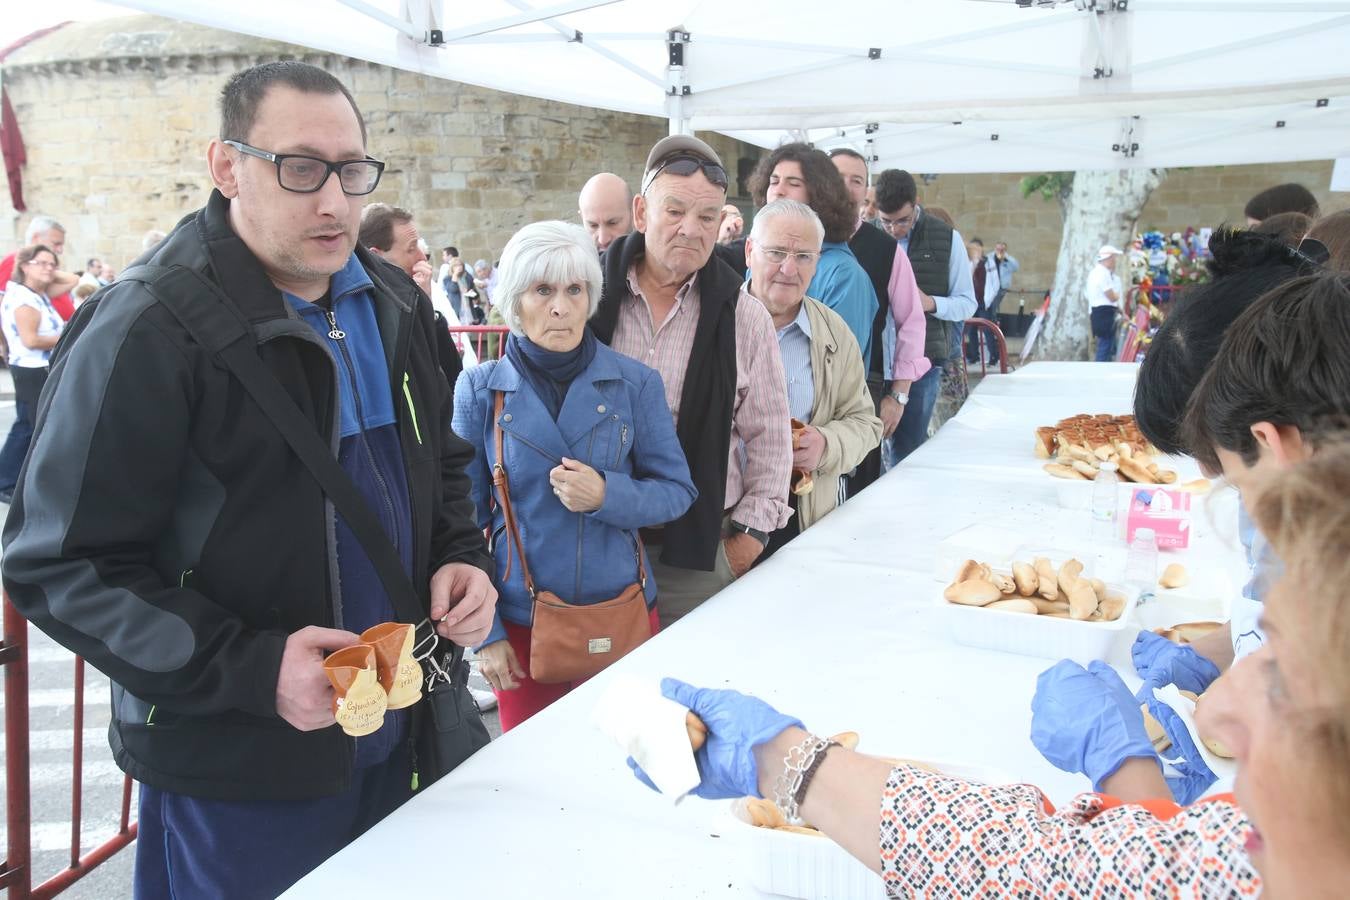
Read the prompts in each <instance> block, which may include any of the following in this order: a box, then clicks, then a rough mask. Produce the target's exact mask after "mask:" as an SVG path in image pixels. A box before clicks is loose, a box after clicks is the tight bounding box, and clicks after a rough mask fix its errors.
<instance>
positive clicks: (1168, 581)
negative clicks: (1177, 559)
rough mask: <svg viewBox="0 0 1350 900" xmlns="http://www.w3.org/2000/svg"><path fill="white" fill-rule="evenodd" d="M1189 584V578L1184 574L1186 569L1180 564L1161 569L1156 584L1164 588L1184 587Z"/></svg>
mask: <svg viewBox="0 0 1350 900" xmlns="http://www.w3.org/2000/svg"><path fill="white" fill-rule="evenodd" d="M1190 582H1191V576H1190V575H1188V574H1187V573H1186V567H1185V566H1183V565H1182V564H1181V563H1172V564H1171V565H1169V566H1168V567H1167V568H1166V569H1163V573H1162V577H1161V578H1159V579H1158V584H1160V585H1162V586H1163V587H1165V588H1179V587H1185V586H1186V585H1188V584H1190Z"/></svg>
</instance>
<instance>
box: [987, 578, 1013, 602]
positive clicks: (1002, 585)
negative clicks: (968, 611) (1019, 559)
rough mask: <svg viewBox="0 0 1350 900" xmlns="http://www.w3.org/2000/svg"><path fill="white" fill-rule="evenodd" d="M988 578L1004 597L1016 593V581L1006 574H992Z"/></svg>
mask: <svg viewBox="0 0 1350 900" xmlns="http://www.w3.org/2000/svg"><path fill="white" fill-rule="evenodd" d="M989 580H990V582H991V583H993V585H994V586H995V587H997V588H998V589H999V590H1000V591H1001V592H1002V593H1003V595H1004V596H1005V597H1006V596H1007V595H1008V594H1015V593H1017V582H1016V581H1015V580H1014V579H1013V578H1012V577H1010V576H1008V575H994V576H992V577H991V578H990V579H989Z"/></svg>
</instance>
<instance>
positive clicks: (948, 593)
mask: <svg viewBox="0 0 1350 900" xmlns="http://www.w3.org/2000/svg"><path fill="white" fill-rule="evenodd" d="M1082 575H1083V564H1082V563H1081V562H1079V561H1078V560H1076V559H1071V560H1069V561H1068V562H1066V563H1064V564H1063V565H1061V566H1060V567H1059V568H1058V569H1056V568H1055V567H1054V565H1052V564H1051V562H1050V560H1048V559H1046V558H1045V557H1043V556H1040V557H1037V558H1036V559H1034V560H1032V561H1031V562H1029V563H1028V562H1015V563H1013V564H1012V574H1011V575H1003V574H999V573H997V572H994V571H993V570H992V569H991V568H990V567H989V564H988V563H981V562H976V561H975V560H973V559H968V560H966V561H965V562H963V563H961V567H960V569H958V570H957V572H956V578H955V579H954V580H953V581H952V583H951V584H950V585H948V586H947V589H946V590H945V591H943V592H942V596H943V597H945V598H946V599H947V602H949V603H956V604H959V605H961V606H981V607H984V608H985V609H1001V610H1004V611H1006V612H1019V613H1028V614H1030V615H1042V616H1052V617H1054V618H1059V619H1075V620H1077V621H1080V622H1111V621H1115V620H1116V619H1119V618H1120V615H1121V613H1122V612H1124V611H1125V598H1124V597H1123V596H1122V595H1120V594H1118V593H1116V592H1114V591H1108V590H1107V589H1106V585H1105V584H1104V583H1103V582H1102V580H1101V579H1100V578H1084V577H1082Z"/></svg>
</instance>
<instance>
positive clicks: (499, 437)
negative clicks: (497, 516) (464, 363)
mask: <svg viewBox="0 0 1350 900" xmlns="http://www.w3.org/2000/svg"><path fill="white" fill-rule="evenodd" d="M505 405H506V394H505V393H504V392H502V391H493V392H492V442H493V446H494V449H495V450H496V451H497V458H496V460H495V461H494V462H493V464H492V484H493V487H495V488H496V489H497V505H498V506H500V507H501V508H502V519H503V520H504V521H505V522H506V530H507V531H508V532H510V534H511V543H512V544H514V545H515V547H516V555H517V556H519V557H520V571H521V572H522V573H523V574H524V576H525V589H526V590H527V591H529V592H530V599H531V600H534V599H535V594H534V578H533V576H531V575H530V564H529V563H528V562H526V561H525V545H524V543H523V542H522V541H521V539H520V528H519V526H518V525H517V523H516V515H515V510H514V509H513V508H512V507H511V484H510V479H509V478H508V477H507V474H506V456H505V455H504V454H503V452H502V448H503V445H504V443H505V439H504V437H503V433H502V407H503V406H505ZM633 536H634V537H635V538H636V540H635V542H634V544H633V548H634V553H635V554H636V556H637V571H638V583H639V584H641V585H642V589H643V591H646V590H647V570H646V568H644V567H643V565H642V535H641V534H638V533H637V532H634V533H633ZM506 553H507V556H506V574H505V575H503V576H502V582H503V583H505V581H506V579H507V578H508V577H510V574H511V548H510V547H509V546H508V547H507V548H506Z"/></svg>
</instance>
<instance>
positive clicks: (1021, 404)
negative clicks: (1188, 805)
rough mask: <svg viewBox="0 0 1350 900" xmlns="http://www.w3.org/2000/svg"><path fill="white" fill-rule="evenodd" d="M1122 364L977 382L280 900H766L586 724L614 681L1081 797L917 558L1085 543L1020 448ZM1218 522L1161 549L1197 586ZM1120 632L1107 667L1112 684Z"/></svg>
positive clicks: (1223, 540)
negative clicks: (899, 447) (729, 572)
mask: <svg viewBox="0 0 1350 900" xmlns="http://www.w3.org/2000/svg"><path fill="white" fill-rule="evenodd" d="M1136 373H1137V367H1136V366H1133V365H1126V364H1093V363H1034V364H1032V365H1029V366H1026V367H1024V368H1023V369H1021V370H1020V371H1018V372H1016V373H1013V374H1011V375H1006V376H991V377H987V378H985V379H984V380H983V382H982V383H981V384H980V385H979V386H978V387H977V388H976V390H975V391H974V392H973V393H972V394H971V396H970V398H969V400H968V401H967V402H966V404H965V405H964V407H963V408H962V410H961V412H960V414H959V415H957V416H956V417H955V418H953V419H952V420H951V421H949V422H948V423H946V424H945V425H944V426H943V427H942V428H941V430H940V431H939V432H938V433H937V434H936V435H935V436H934V438H933V439H932V440H930V441H929V442H928V443H927V444H925V445H924V446H923V447H922V448H920V449H919V450H918V451H917V452H916V453H914V454H913V455H912V456H911V457H910V458H909V459H908V460H906V461H905V462H904V463H903V464H902V465H900V466H899V467H897V468H896V469H893V470H892V471H891V472H889V473H888V474H887V475H885V476H884V477H883V478H881V479H880V480H879V481H878V482H877V483H876V484H875V485H873V486H872V487H870V488H868V489H867V490H866V491H864V492H863V493H862V494H861V495H859V496H858V497H856V498H854V499H852V500H850V501H849V502H848V503H847V504H845V505H844V506H843V507H841V508H840V509H839V510H837V511H836V512H834V513H832V514H831V515H830V516H829V517H827V518H826V519H824V520H823V521H822V522H820V523H819V524H818V525H816V526H815V527H813V528H812V529H811V530H810V531H808V532H806V533H805V534H803V535H802V536H801V537H800V538H798V539H797V540H796V541H794V542H793V543H792V544H791V545H789V546H788V547H787V548H785V549H784V550H783V551H781V552H780V553H778V554H777V555H776V556H775V557H774V558H773V559H771V560H769V561H768V562H767V563H766V564H765V565H763V566H761V567H759V568H757V569H755V570H753V571H752V572H751V573H749V574H748V575H747V576H746V577H745V578H743V579H741V580H739V581H738V582H736V583H735V584H733V585H731V586H730V587H729V588H727V589H726V590H724V591H723V592H721V593H720V594H718V595H717V596H716V597H714V598H712V599H711V600H710V601H708V602H707V603H706V604H704V605H703V606H702V607H700V608H699V609H698V610H696V611H695V612H694V613H692V614H691V615H689V616H688V617H686V618H685V619H684V620H682V621H681V622H679V623H678V624H676V625H675V626H674V627H672V628H670V629H669V630H667V631H665V632H662V633H661V634H660V635H658V636H657V637H656V638H654V639H653V640H651V641H649V642H648V643H647V644H645V645H644V646H643V647H641V648H640V649H638V650H637V651H635V652H634V653H632V654H630V655H629V656H628V657H627V658H625V659H623V660H621V661H620V662H619V663H617V664H616V665H615V666H613V667H612V668H611V669H609V670H608V671H606V672H605V673H602V674H601V675H600V676H598V677H596V678H594V679H592V681H590V682H589V683H587V684H585V685H583V686H581V687H580V688H578V689H577V690H575V691H573V692H572V693H571V694H569V695H568V696H567V697H565V698H563V699H562V700H561V701H559V702H558V703H556V704H554V705H553V706H551V707H549V708H548V709H546V710H544V711H543V712H541V713H540V714H539V715H537V716H535V717H534V718H533V719H531V720H530V721H528V722H526V723H525V724H523V725H521V726H520V727H518V728H516V729H514V730H512V731H511V732H509V733H507V734H506V735H504V736H503V737H501V738H500V739H498V740H496V741H494V742H493V743H492V744H491V745H490V746H489V747H487V748H485V749H484V750H482V751H481V752H479V753H478V754H477V755H475V756H474V757H473V758H472V759H470V760H469V761H468V762H466V763H465V764H464V765H462V766H461V767H460V768H459V769H457V770H456V771H455V772H453V773H452V774H451V775H449V776H447V777H446V778H445V779H443V780H442V781H441V782H440V783H438V784H436V785H434V786H433V787H431V788H430V789H428V790H426V791H424V792H423V793H422V794H420V795H419V796H417V797H415V798H414V799H413V800H412V801H410V802H409V803H408V804H406V805H405V806H404V807H403V808H401V809H399V810H398V811H397V812H395V813H394V814H393V815H391V816H390V817H389V818H387V819H386V820H385V821H384V822H382V823H380V824H379V825H377V826H376V827H375V828H373V829H371V830H370V831H369V832H368V833H367V834H365V835H364V836H363V837H362V838H360V839H359V840H357V841H356V842H354V843H353V844H352V845H351V846H349V847H347V848H346V849H345V850H343V851H341V852H340V853H338V854H337V855H335V856H334V857H333V858H332V859H330V860H328V861H327V862H326V863H324V864H323V865H322V866H320V867H319V868H318V869H316V870H315V871H314V872H312V873H311V874H310V875H309V876H307V877H306V878H305V879H304V880H302V881H301V882H300V883H299V884H297V885H296V886H295V888H294V889H293V890H292V891H291V892H290V893H289V894H288V895H287V896H291V897H322V898H325V900H327V898H331V897H334V896H347V897H350V896H362V895H364V896H372V897H373V896H400V895H401V896H433V895H434V896H448V897H458V896H467V895H469V894H472V895H474V896H477V897H479V898H482V897H504V898H515V897H544V896H549V897H585V898H602V897H615V898H619V897H623V898H631V897H680V898H685V897H689V898H692V897H705V896H707V897H713V896H715V897H758V896H765V895H762V894H761V893H759V892H758V891H756V890H755V889H754V888H753V887H752V886H751V885H750V884H749V882H748V881H747V879H746V877H745V875H744V872H743V861H742V859H741V858H740V856H739V855H738V845H737V844H736V842H735V841H733V840H728V839H727V837H728V836H729V833H730V832H731V831H733V830H734V829H730V828H729V827H728V826H729V825H730V823H729V821H728V818H727V816H728V813H727V811H726V806H727V804H726V803H713V802H707V801H703V800H699V799H697V798H688V799H686V800H684V801H682V802H681V803H680V804H678V805H676V806H672V805H671V803H670V802H669V801H668V800H666V799H664V798H662V797H660V796H659V795H657V794H655V793H653V792H651V791H649V790H648V789H647V788H645V787H643V786H642V785H640V784H639V783H638V782H637V781H636V780H635V779H634V778H633V776H632V775H631V774H630V772H629V770H628V768H627V766H626V765H625V762H624V757H623V754H622V753H620V752H619V751H618V750H617V749H616V747H615V746H614V745H613V744H612V743H610V742H609V741H608V739H607V738H605V737H604V736H602V735H601V734H600V733H599V732H598V731H597V730H595V729H594V728H593V727H592V726H591V725H590V713H591V709H592V707H593V706H594V704H595V702H596V700H597V698H598V696H599V694H600V692H601V691H602V690H603V689H604V688H605V686H606V684H607V683H608V682H609V680H610V679H611V678H612V677H613V676H614V675H615V674H618V673H625V674H629V675H636V676H639V677H651V678H659V677H660V676H663V675H673V676H676V677H679V678H683V679H684V680H686V681H689V682H692V683H694V684H698V685H703V686H711V687H733V688H736V689H738V690H742V691H746V692H749V693H754V694H757V695H759V696H761V697H763V698H764V699H766V700H767V701H769V702H770V703H772V704H773V705H775V706H776V707H778V708H779V709H780V710H782V711H784V712H787V713H791V714H793V715H796V716H798V717H800V718H801V719H802V720H803V721H804V722H805V723H806V725H807V727H808V728H810V729H812V730H813V731H815V732H817V733H819V734H832V733H835V732H839V731H847V730H851V731H857V732H859V733H860V734H861V736H862V744H861V746H860V748H859V749H861V750H863V751H865V752H872V753H877V754H880V755H886V756H901V757H910V758H917V759H928V760H939V761H948V762H959V763H969V764H976V765H983V766H987V767H992V768H993V769H996V770H998V771H1002V772H1006V773H1008V775H1010V776H1011V777H1012V778H1014V779H1017V780H1020V781H1026V782H1030V783H1034V784H1037V785H1039V786H1040V787H1041V788H1042V789H1043V790H1045V791H1046V793H1047V794H1048V795H1049V796H1050V797H1051V799H1052V800H1053V801H1054V802H1056V803H1062V802H1064V801H1066V800H1068V799H1069V798H1070V797H1072V796H1073V795H1074V794H1076V793H1078V792H1079V791H1082V790H1087V789H1089V785H1088V784H1087V781H1086V779H1085V778H1083V777H1082V776H1076V775H1069V774H1066V773H1064V772H1061V771H1059V770H1058V769H1055V768H1054V767H1053V766H1051V765H1050V764H1049V763H1047V762H1046V761H1045V760H1044V759H1043V758H1042V757H1041V755H1040V754H1039V753H1038V752H1037V751H1036V749H1035V748H1034V747H1033V746H1032V744H1031V742H1030V740H1029V739H1028V733H1029V729H1030V721H1031V710H1030V703H1031V698H1032V694H1033V692H1034V689H1035V682H1036V676H1037V675H1038V674H1039V673H1040V672H1041V671H1042V670H1044V669H1045V668H1047V667H1048V666H1049V665H1051V664H1052V660H1047V659H1038V658H1035V657H1030V656H1021V655H1017V654H1012V653H1000V652H994V651H988V650H977V649H972V648H968V647H964V646H961V645H959V644H956V643H954V642H952V641H951V640H950V638H949V635H948V632H947V628H946V624H945V620H944V619H942V618H941V617H940V615H939V613H940V607H939V604H938V602H937V601H938V600H939V598H940V596H941V590H942V587H943V583H942V582H941V581H939V580H938V579H937V577H936V574H937V573H935V571H934V559H935V557H936V556H937V555H938V553H939V549H940V547H941V545H942V542H943V541H944V539H946V538H948V537H949V536H950V535H952V534H954V533H956V532H958V531H960V530H961V529H963V528H966V527H967V526H970V525H972V524H979V525H984V526H989V527H991V528H994V529H998V530H1000V531H1004V532H1007V533H1011V534H1023V535H1027V536H1028V538H1029V540H1030V541H1032V542H1034V543H1037V544H1039V545H1040V546H1051V545H1052V544H1054V543H1055V542H1057V541H1058V542H1068V543H1069V546H1074V547H1081V546H1083V545H1084V540H1085V533H1086V530H1087V521H1088V513H1086V512H1085V511H1083V510H1067V509H1062V508H1060V507H1059V505H1058V502H1057V499H1056V487H1055V484H1054V483H1053V482H1054V480H1053V479H1052V478H1050V477H1049V476H1048V475H1046V474H1045V473H1044V472H1042V471H1041V462H1042V461H1041V460H1037V459H1035V458H1034V456H1033V455H1032V446H1033V432H1034V428H1035V427H1036V426H1037V425H1044V424H1053V423H1054V422H1056V421H1057V420H1058V419H1060V418H1063V417H1065V416H1069V415H1072V414H1075V413H1080V412H1090V413H1098V412H1109V413H1119V412H1128V411H1129V409H1130V407H1131V402H1132V394H1133V386H1134V380H1135V376H1136ZM1171 464H1172V465H1173V466H1174V467H1175V468H1178V469H1179V470H1180V472H1181V480H1183V481H1185V480H1188V479H1190V478H1193V477H1196V475H1197V474H1198V472H1197V471H1196V470H1195V469H1194V466H1193V464H1191V463H1189V462H1188V461H1184V460H1173V461H1171ZM1235 509H1236V507H1235V500H1234V497H1233V495H1232V492H1231V491H1228V490H1226V489H1221V490H1216V491H1215V492H1213V493H1212V494H1210V495H1208V496H1207V497H1206V498H1205V499H1204V500H1203V502H1202V503H1201V504H1200V507H1199V509H1197V510H1196V513H1195V516H1194V523H1195V534H1194V537H1193V540H1192V546H1191V548H1190V549H1189V550H1187V551H1184V552H1183V553H1179V554H1176V555H1175V556H1176V559H1178V560H1179V561H1182V562H1184V563H1185V564H1186V565H1187V566H1188V567H1189V568H1190V569H1191V571H1192V573H1193V576H1194V577H1195V578H1196V579H1197V580H1198V582H1199V583H1200V584H1210V585H1213V586H1214V587H1213V590H1214V591H1226V590H1230V589H1232V585H1233V584H1234V583H1235V581H1234V579H1233V577H1232V576H1233V573H1237V572H1239V571H1240V569H1241V566H1242V556H1241V550H1240V548H1239V546H1238V545H1237V542H1236V537H1235V534H1234V532H1235V528H1234V527H1233V520H1234V516H1235ZM1088 550H1089V552H1095V553H1097V555H1098V557H1099V565H1104V566H1109V565H1115V564H1122V565H1123V553H1124V551H1123V543H1120V542H1109V541H1097V542H1095V544H1094V546H1091V547H1089V548H1088ZM1168 561H1171V560H1168ZM1162 614H1163V615H1166V614H1167V611H1166V610H1163V611H1162ZM1154 615H1155V618H1156V616H1157V615H1158V612H1157V611H1156V610H1155V611H1154ZM1173 615H1176V616H1178V617H1181V618H1184V613H1183V612H1181V611H1175V612H1173ZM1133 634H1134V632H1133V630H1132V629H1127V633H1125V634H1123V635H1122V636H1121V639H1120V640H1119V641H1118V642H1117V645H1116V646H1115V647H1114V648H1113V650H1112V653H1111V655H1110V656H1109V657H1108V661H1110V662H1111V663H1112V664H1113V665H1115V666H1116V667H1117V668H1118V669H1119V670H1120V671H1121V673H1122V675H1123V676H1125V678H1126V682H1127V683H1128V684H1129V685H1130V686H1131V688H1134V687H1137V686H1138V683H1139V681H1138V679H1137V678H1136V677H1135V676H1134V673H1133V670H1132V669H1131V667H1130V665H1129V659H1128V643H1129V640H1130V639H1132V638H1133Z"/></svg>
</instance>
